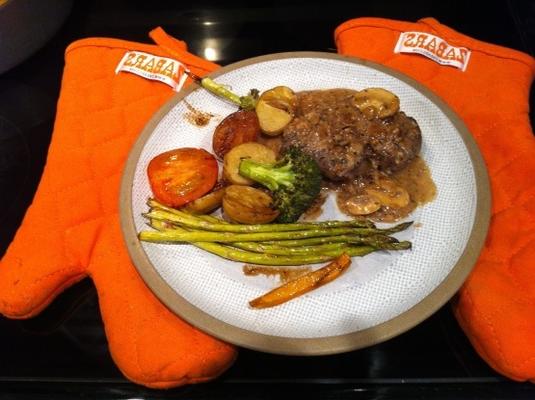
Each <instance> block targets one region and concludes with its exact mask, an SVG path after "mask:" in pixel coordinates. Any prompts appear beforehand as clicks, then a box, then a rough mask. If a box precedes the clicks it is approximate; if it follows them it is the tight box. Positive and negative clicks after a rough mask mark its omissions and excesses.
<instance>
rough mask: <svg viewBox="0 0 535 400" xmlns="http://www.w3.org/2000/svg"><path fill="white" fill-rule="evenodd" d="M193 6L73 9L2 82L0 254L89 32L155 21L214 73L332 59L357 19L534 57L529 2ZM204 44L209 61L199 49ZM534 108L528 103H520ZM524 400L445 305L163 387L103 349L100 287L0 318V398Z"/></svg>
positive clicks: (130, 33) (110, 33) (88, 286)
mask: <svg viewBox="0 0 535 400" xmlns="http://www.w3.org/2000/svg"><path fill="white" fill-rule="evenodd" d="M250 3H254V2H239V1H227V2H216V1H202V0H198V1H196V2H193V4H191V5H185V4H183V2H175V1H167V0H161V1H159V2H156V3H155V2H146V1H137V0H136V1H126V0H123V1H97V0H86V1H83V2H82V1H79V2H75V4H74V6H73V9H72V12H71V14H70V16H69V18H68V20H67V21H66V23H65V24H64V25H63V26H62V28H61V29H60V30H59V32H58V33H57V34H56V35H55V36H54V37H53V38H52V39H51V40H50V41H49V42H48V43H47V44H46V45H45V46H44V47H43V48H42V49H41V50H39V51H38V52H37V53H35V54H34V55H33V56H32V57H31V58H29V59H28V60H27V61H25V62H24V63H23V64H20V65H19V66H17V67H16V68H14V69H12V70H10V71H8V72H6V73H4V74H2V75H0V193H1V196H0V226H1V228H0V255H1V254H3V253H4V251H5V249H6V248H7V246H8V244H9V242H10V241H11V239H12V237H13V235H14V234H15V231H16V229H17V228H18V226H19V224H20V221H21V220H22V217H23V215H24V212H25V210H26V208H27V207H28V205H29V204H30V202H31V200H32V197H33V195H34V192H35V189H36V187H37V184H38V182H39V179H40V175H41V172H42V169H43V165H44V161H45V159H46V153H47V149H48V145H49V142H50V137H51V132H52V127H53V119H54V113H55V103H56V100H57V98H58V94H59V88H60V81H61V72H62V68H63V51H64V49H65V48H66V46H67V45H68V44H69V43H70V42H72V41H73V40H76V39H79V38H83V37H89V36H105V37H118V38H124V39H128V40H134V41H144V42H148V41H149V40H148V37H147V33H148V31H149V30H150V29H152V28H154V27H155V26H158V25H161V26H163V27H164V29H166V31H167V32H168V33H169V34H171V35H173V36H175V37H177V38H180V39H182V40H185V41H186V42H187V43H188V45H189V49H190V51H192V52H193V53H196V54H198V55H200V56H210V58H211V59H212V60H213V61H215V62H217V63H220V64H222V65H224V64H228V63H231V62H234V61H237V60H240V59H244V58H249V57H253V56H257V55H262V54H267V53H275V52H283V51H296V50H315V51H333V52H334V51H335V48H334V43H333V31H334V29H335V28H336V26H338V25H339V24H340V23H342V22H344V21H346V20H348V19H350V18H354V17H360V16H376V17H385V18H393V19H404V20H410V21H415V20H417V19H419V18H423V17H428V16H432V17H434V18H436V19H438V20H439V21H440V22H442V23H444V24H446V25H449V26H450V27H452V28H454V29H456V30H459V31H461V32H463V33H466V34H468V35H470V36H473V37H475V38H478V39H481V40H484V41H490V42H493V43H496V44H500V45H504V46H508V47H511V48H515V49H518V50H521V51H524V52H526V53H530V54H532V55H534V54H535V2H534V1H529V2H528V1H518V2H516V1H512V0H511V1H495V2H490V1H488V2H486V3H484V4H483V5H480V4H477V5H476V4H473V2H468V1H442V2H432V1H429V0H427V1H413V2H399V1H373V2H365V3H364V2H356V1H354V2H347V1H336V0H332V1H328V2H316V1H308V2H298V1H286V2H279V3H278V2H270V1H268V2H263V3H258V4H250ZM207 48H210V49H212V50H211V51H210V52H209V53H206V49H207ZM530 104H531V106H532V107H533V105H534V101H533V96H532V100H531V102H530ZM288 394H293V395H297V394H300V395H301V396H302V398H305V399H306V398H324V399H330V398H333V399H334V398H336V399H344V398H355V397H358V398H366V399H383V398H384V399H386V398H388V399H420V398H421V399H430V398H433V399H472V398H478V399H533V398H535V385H531V384H524V383H516V382H512V381H509V380H507V379H505V378H503V377H500V376H499V375H498V374H496V373H495V372H494V371H492V370H491V369H490V368H489V367H488V366H487V365H486V364H485V363H484V362H483V361H482V360H481V359H480V358H479V356H478V355H477V354H476V353H475V352H474V350H473V349H472V347H471V345H470V344H469V342H468V341H467V339H466V338H465V336H464V335H463V333H462V331H461V330H460V329H459V327H458V325H457V323H456V321H455V319H454V318H453V316H452V313H451V311H450V307H449V305H446V306H445V307H443V308H442V309H441V310H439V311H438V312H437V313H435V315H433V316H432V317H430V318H429V319H428V320H426V321H425V322H423V323H422V324H420V325H419V326H417V327H415V328H414V329H412V330H410V331H409V332H406V333H405V334H402V335H401V336H398V337H397V338H394V339H391V340H389V341H387V342H385V343H382V344H380V345H376V346H373V347H370V348H367V349H363V350H359V351H354V352H350V353H346V354H341V355H334V356H321V357H287V356H278V355H270V354H264V353H259V352H255V351H250V350H241V351H240V356H239V358H238V360H237V362H236V363H235V364H234V366H233V367H231V368H230V369H229V370H228V371H227V372H226V373H225V374H224V375H223V376H222V377H220V378H219V379H217V380H216V381H214V382H211V383H208V384H201V385H195V386H188V387H183V388H178V389H173V390H168V391H154V390H149V389H146V388H143V387H140V386H137V385H135V384H132V383H130V382H128V381H127V380H125V379H124V378H123V376H122V375H121V373H120V372H119V371H118V370H117V368H116V367H115V366H114V364H113V362H112V360H111V358H110V355H109V353H108V349H107V343H106V337H105V335H104V330H103V327H102V322H101V319H100V314H99V309H98V304H97V298H96V291H95V289H94V287H93V286H92V283H91V282H90V281H89V280H84V281H82V282H80V283H79V284H77V285H75V286H74V287H72V288H70V289H68V290H67V291H66V292H64V293H63V294H61V295H60V296H59V297H58V298H57V299H56V300H55V301H54V302H53V303H52V304H51V305H50V306H49V307H48V308H47V309H46V310H45V311H43V313H42V314H40V315H39V316H37V317H35V318H33V319H31V320H26V321H14V320H8V319H5V318H3V317H0V399H13V398H17V399H34V398H42V399H44V398H54V399H67V398H73V397H87V398H110V399H122V398H125V399H126V398H203V399H212V398H224V399H241V398H254V399H264V398H274V397H281V396H284V395H288Z"/></svg>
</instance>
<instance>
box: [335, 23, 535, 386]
mask: <svg viewBox="0 0 535 400" xmlns="http://www.w3.org/2000/svg"><path fill="white" fill-rule="evenodd" d="M408 31H417V32H427V33H431V34H433V35H436V36H438V37H440V38H442V39H443V40H445V41H446V42H448V43H449V44H450V45H453V46H461V47H466V48H468V49H469V50H471V52H472V54H471V57H470V60H469V63H468V66H467V68H466V70H465V71H464V72H463V71H461V70H460V69H457V68H454V67H451V66H442V65H440V64H438V63H436V62H435V61H433V60H431V59H429V58H427V57H424V56H422V55H417V54H402V53H394V47H395V45H396V42H397V40H398V38H399V36H400V33H402V32H408ZM335 39H336V44H337V47H338V51H339V52H340V53H342V54H346V55H352V56H358V57H360V58H364V59H368V60H372V61H375V62H379V63H381V64H385V65H387V66H389V67H392V68H394V69H397V70H399V71H402V72H404V73H405V74H407V75H409V76H411V77H413V78H414V79H416V80H418V81H420V82H421V83H423V84H424V85H426V86H427V87H428V88H430V89H431V90H433V91H434V92H435V93H437V94H438V95H439V96H441V97H442V98H443V99H444V100H445V101H446V102H447V103H448V104H449V105H450V106H451V107H452V108H453V109H454V110H455V111H456V112H457V113H458V114H459V115H460V116H461V118H462V119H463V120H464V122H465V123H466V125H467V126H468V128H469V129H470V131H471V132H472V134H473V135H474V137H475V139H476V141H477V143H478V145H479V147H480V149H481V151H482V153H483V157H484V159H485V161H486V164H487V168H488V171H489V175H490V180H491V192H492V197H493V205H492V218H491V225H490V231H489V234H488V238H487V241H486V244H485V247H484V249H483V251H482V253H481V255H480V258H479V260H478V263H477V265H476V266H475V269H474V270H473V272H472V274H471V276H470V277H469V279H468V280H467V281H466V282H465V284H464V286H463V287H462V289H461V290H460V292H459V295H458V297H457V299H456V301H455V302H454V304H453V307H454V313H455V315H456V317H457V320H458V321H459V323H460V325H461V327H462V328H463V330H464V331H465V332H466V334H467V336H468V338H469V339H470V341H471V342H472V344H473V345H474V346H475V348H476V350H477V351H478V352H479V354H480V355H481V356H482V357H483V358H484V359H485V360H486V361H487V362H488V363H489V364H490V365H491V366H492V367H493V368H494V369H496V370H497V371H498V372H500V373H502V374H504V375H506V376H508V377H510V378H512V379H515V380H532V381H535V269H534V268H533V267H534V264H533V263H534V261H533V260H534V259H535V183H534V180H533V178H532V176H531V175H532V174H533V171H535V157H534V155H535V140H534V138H533V133H532V131H531V128H530V123H529V115H528V112H529V103H528V97H529V89H530V85H531V83H532V81H533V77H534V74H535V60H534V59H533V58H532V57H530V56H528V55H526V54H523V53H520V52H518V51H514V50H511V49H507V48H503V47H499V46H495V45H492V44H489V43H484V42H481V41H478V40H474V39H472V38H470V37H467V36H465V35H462V34H460V33H458V32H456V31H453V30H452V29H450V28H448V27H446V26H444V25H442V24H440V23H439V22H437V21H436V20H434V19H431V18H426V19H423V20H420V21H418V22H417V23H409V22H402V21H392V20H385V19H377V18H360V19H354V20H350V21H347V22H345V23H344V24H342V25H340V26H339V27H338V28H337V29H336V32H335Z"/></svg>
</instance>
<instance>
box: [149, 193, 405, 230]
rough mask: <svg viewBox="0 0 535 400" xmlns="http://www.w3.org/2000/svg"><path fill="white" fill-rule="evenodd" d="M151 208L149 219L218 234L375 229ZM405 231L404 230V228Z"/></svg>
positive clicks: (353, 222)
mask: <svg viewBox="0 0 535 400" xmlns="http://www.w3.org/2000/svg"><path fill="white" fill-rule="evenodd" d="M147 204H148V205H149V207H151V211H150V212H149V213H147V214H145V216H146V217H148V218H154V219H160V220H167V221H170V222H173V223H177V224H180V225H184V226H187V227H189V228H194V229H204V230H209V231H217V232H280V231H300V230H305V229H318V228H342V227H354V228H363V229H367V228H370V229H371V228H373V227H372V226H370V225H369V224H367V223H366V222H365V221H357V220H350V221H321V222H296V223H290V224H257V225H244V224H229V223H227V222H224V221H222V220H220V222H213V220H212V219H210V220H209V219H206V218H199V217H198V216H195V215H193V214H188V213H185V212H183V211H180V210H177V209H174V208H171V207H167V206H164V205H162V204H160V203H158V202H157V201H156V200H152V199H151V200H149V201H148V203H147ZM403 229H404V228H403Z"/></svg>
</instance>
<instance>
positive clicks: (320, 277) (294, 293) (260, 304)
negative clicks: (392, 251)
mask: <svg viewBox="0 0 535 400" xmlns="http://www.w3.org/2000/svg"><path fill="white" fill-rule="evenodd" d="M350 264H351V257H349V256H348V255H347V254H345V253H344V254H342V255H340V256H339V257H337V258H336V259H334V260H333V261H331V262H330V263H329V264H327V265H326V266H325V267H322V268H320V269H318V270H316V271H312V272H309V273H308V274H305V275H302V276H300V277H299V278H297V279H294V280H293V281H290V282H287V283H285V284H284V285H282V286H279V287H278V288H275V289H273V290H272V291H270V292H268V293H266V294H264V295H262V296H260V297H258V298H256V299H254V300H251V301H250V302H249V305H250V306H251V307H253V308H267V307H273V306H277V305H279V304H282V303H285V302H287V301H288V300H291V299H294V298H296V297H299V296H301V295H302V294H305V293H307V292H309V291H311V290H313V289H315V288H318V287H320V286H322V285H325V284H326V283H329V282H331V281H333V280H334V279H336V278H338V277H339V276H340V275H341V274H342V272H344V271H345V270H346V269H347V268H348V267H349V265H350Z"/></svg>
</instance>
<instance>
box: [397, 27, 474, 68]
mask: <svg viewBox="0 0 535 400" xmlns="http://www.w3.org/2000/svg"><path fill="white" fill-rule="evenodd" d="M394 53H416V54H421V55H423V56H426V57H428V58H430V59H431V60H433V61H435V62H437V63H439V64H441V65H450V66H452V67H455V68H459V69H460V70H462V71H466V67H468V62H469V60H470V54H471V52H470V50H468V49H467V48H465V47H456V46H452V45H450V44H449V43H448V42H446V41H445V40H444V39H442V38H440V37H438V36H435V35H431V34H430V33H426V32H403V33H401V35H399V39H398V42H397V43H396V47H395V48H394Z"/></svg>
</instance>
